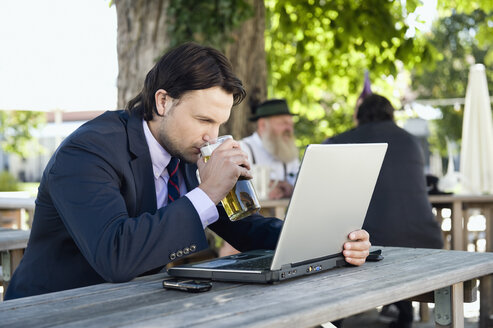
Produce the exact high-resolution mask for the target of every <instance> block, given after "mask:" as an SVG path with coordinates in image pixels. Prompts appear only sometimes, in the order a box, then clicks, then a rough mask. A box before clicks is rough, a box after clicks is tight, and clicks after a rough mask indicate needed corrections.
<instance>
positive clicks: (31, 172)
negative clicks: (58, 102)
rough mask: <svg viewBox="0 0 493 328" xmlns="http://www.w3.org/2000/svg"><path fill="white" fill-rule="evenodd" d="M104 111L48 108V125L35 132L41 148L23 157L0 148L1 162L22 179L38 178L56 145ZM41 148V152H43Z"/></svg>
mask: <svg viewBox="0 0 493 328" xmlns="http://www.w3.org/2000/svg"><path fill="white" fill-rule="evenodd" d="M103 112H104V111H79V112H58V113H57V112H47V113H46V125H44V126H43V127H42V128H40V129H37V130H35V131H33V132H32V134H33V136H34V138H35V139H37V141H38V143H39V145H40V146H41V147H40V148H39V149H33V155H32V156H29V157H28V158H21V157H20V156H18V155H15V154H7V153H5V152H3V151H1V150H0V165H1V168H2V169H3V170H6V171H9V172H10V173H12V174H13V175H14V176H15V177H17V178H18V179H19V180H20V181H23V182H38V181H40V180H41V176H42V174H43V171H44V169H45V167H46V164H47V163H48V161H49V160H50V158H51V156H52V155H53V153H54V152H55V150H56V148H57V147H58V145H59V144H60V142H62V141H63V139H65V138H66V137H67V136H68V135H70V134H71V133H72V132H73V131H75V130H76V129H77V128H78V127H79V126H81V125H82V124H84V123H85V122H87V121H88V120H91V119H93V118H95V117H96V116H98V115H100V114H102V113H103ZM40 151H41V152H40Z"/></svg>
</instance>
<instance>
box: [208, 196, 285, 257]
mask: <svg viewBox="0 0 493 328" xmlns="http://www.w3.org/2000/svg"><path fill="white" fill-rule="evenodd" d="M217 208H218V211H219V220H217V221H216V222H214V223H213V224H211V225H210V226H209V228H211V229H212V230H213V231H214V232H215V233H217V234H218V235H219V236H220V237H221V238H223V239H224V240H226V241H227V242H228V243H230V244H231V245H232V246H233V247H234V248H236V249H237V250H240V251H248V250H254V249H275V248H276V245H277V240H278V239H279V234H280V233H281V228H282V224H283V221H281V220H279V219H276V218H266V217H263V216H262V215H258V214H255V215H252V216H249V217H247V218H244V219H242V220H239V221H235V222H233V221H231V220H229V219H228V216H227V215H226V212H225V211H224V209H223V208H222V206H218V207H217Z"/></svg>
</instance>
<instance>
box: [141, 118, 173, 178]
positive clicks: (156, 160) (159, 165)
mask: <svg viewBox="0 0 493 328" xmlns="http://www.w3.org/2000/svg"><path fill="white" fill-rule="evenodd" d="M142 125H143V126H144V135H145V137H146V141H147V145H148V146H149V152H150V154H151V162H152V170H153V173H154V178H155V179H157V178H159V176H160V175H161V174H162V173H163V171H164V170H165V169H166V166H168V164H169V161H170V160H171V155H170V154H169V153H168V152H167V151H166V150H165V149H164V148H163V146H161V144H160V143H159V142H158V141H157V140H156V138H154V136H153V135H152V133H151V130H150V129H149V126H148V125H147V122H146V121H145V120H142Z"/></svg>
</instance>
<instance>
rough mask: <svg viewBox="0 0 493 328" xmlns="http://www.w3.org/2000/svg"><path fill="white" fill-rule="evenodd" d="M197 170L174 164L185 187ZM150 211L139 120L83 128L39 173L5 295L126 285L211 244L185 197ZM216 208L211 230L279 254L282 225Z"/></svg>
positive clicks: (113, 117) (151, 191)
mask: <svg viewBox="0 0 493 328" xmlns="http://www.w3.org/2000/svg"><path fill="white" fill-rule="evenodd" d="M196 169H197V167H196V166H195V165H194V164H187V163H182V164H180V170H181V172H182V173H183V176H184V177H185V181H186V184H187V188H188V190H191V189H193V188H195V187H196V186H197V185H198V181H197V178H196ZM156 207H157V206H156V191H155V186H154V178H153V174H152V163H151V157H150V153H149V149H148V146H147V143H146V139H145V136H144V131H143V127H142V119H141V118H140V117H138V116H136V115H134V114H129V113H128V112H126V111H108V112H106V113H104V114H102V115H101V116H99V117H97V118H95V119H94V120H91V121H89V122H87V123H86V124H84V125H82V126H81V127H80V128H79V129H77V130H76V131H75V132H74V133H73V134H71V135H70V136H69V137H67V138H66V139H65V140H64V142H63V143H62V144H61V145H60V147H59V148H58V149H57V151H56V152H55V154H54V155H53V156H52V158H51V160H50V161H49V163H48V165H47V167H46V169H45V171H44V173H43V177H42V180H41V184H40V186H39V191H38V196H37V199H36V208H35V215H34V221H33V226H32V230H31V236H30V239H29V242H28V246H27V249H26V252H25V254H24V257H23V259H22V261H21V263H20V265H19V267H18V268H17V270H16V271H15V273H14V275H13V277H12V281H11V282H10V285H9V287H8V289H7V293H6V299H12V298H18V297H23V296H30V295H36V294H43V293H47V292H54V291H60V290H65V289H70V288H76V287H82V286H87V285H93V284H98V283H103V282H123V281H128V280H131V279H133V278H135V277H137V276H139V275H142V274H146V273H155V272H158V271H159V270H160V269H162V268H163V266H164V265H166V264H167V263H168V262H171V259H173V258H174V256H175V254H182V253H183V254H187V253H194V252H198V251H200V250H203V249H205V248H207V246H208V244H207V241H206V237H205V234H204V229H203V227H202V223H201V221H200V218H199V215H198V213H197V212H196V210H195V208H194V206H193V205H192V203H191V202H190V201H189V199H188V198H187V197H181V198H180V199H178V200H177V201H175V202H173V203H171V204H169V205H168V206H166V207H163V208H159V209H158V208H156ZM218 210H219V220H218V221H216V222H215V223H213V224H212V225H210V226H209V227H210V228H211V229H212V230H213V231H215V232H216V233H217V234H218V235H220V236H221V237H222V238H224V239H225V240H226V241H228V242H229V243H230V244H231V245H233V246H234V247H235V248H237V249H239V250H250V249H256V248H264V249H274V248H275V246H276V243H277V239H278V236H279V232H280V229H281V226H282V221H280V220H277V219H274V218H264V217H262V216H260V215H255V216H251V217H249V218H245V219H243V220H241V221H238V222H231V221H230V220H229V219H228V217H227V215H226V213H225V212H224V210H223V209H222V207H221V206H218ZM178 251H181V252H178ZM170 257H171V259H170Z"/></svg>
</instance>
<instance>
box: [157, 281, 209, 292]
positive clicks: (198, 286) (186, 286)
mask: <svg viewBox="0 0 493 328" xmlns="http://www.w3.org/2000/svg"><path fill="white" fill-rule="evenodd" d="M163 287H164V288H166V289H177V290H183V291H186V292H190V293H200V292H206V291H208V290H210V289H211V287H212V284H211V282H210V281H206V280H195V279H183V278H181V279H179V278H166V279H164V280H163Z"/></svg>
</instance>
